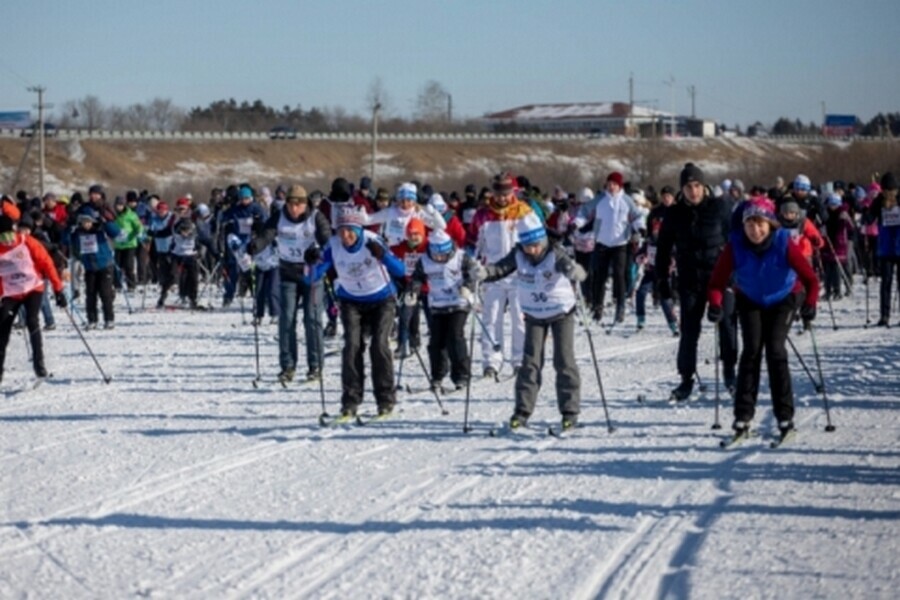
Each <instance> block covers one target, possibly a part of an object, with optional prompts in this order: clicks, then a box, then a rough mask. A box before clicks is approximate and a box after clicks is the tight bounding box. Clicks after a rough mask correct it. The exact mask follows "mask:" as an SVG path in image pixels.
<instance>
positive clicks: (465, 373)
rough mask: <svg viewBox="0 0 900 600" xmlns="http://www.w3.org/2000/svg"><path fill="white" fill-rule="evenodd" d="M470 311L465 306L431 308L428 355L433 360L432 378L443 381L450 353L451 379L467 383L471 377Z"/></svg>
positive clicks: (458, 382) (455, 381)
mask: <svg viewBox="0 0 900 600" xmlns="http://www.w3.org/2000/svg"><path fill="white" fill-rule="evenodd" d="M468 315H469V313H468V311H465V310H454V311H452V312H439V311H436V310H432V313H431V330H430V337H429V338H428V357H429V359H430V360H431V379H432V380H433V381H441V380H442V379H443V378H444V377H445V376H446V375H447V360H446V359H447V357H449V358H450V361H449V362H450V379H451V380H452V381H453V383H455V384H465V383H466V381H468V379H469V364H470V363H469V349H468V348H467V347H466V338H465V326H466V317H467V316H468ZM473 318H474V317H473Z"/></svg>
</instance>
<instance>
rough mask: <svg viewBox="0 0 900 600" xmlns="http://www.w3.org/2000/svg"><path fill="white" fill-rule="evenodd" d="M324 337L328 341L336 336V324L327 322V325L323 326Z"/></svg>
mask: <svg viewBox="0 0 900 600" xmlns="http://www.w3.org/2000/svg"><path fill="white" fill-rule="evenodd" d="M324 335H325V337H326V338H329V339H330V338H333V337H335V336H336V335H337V322H335V321H328V325H326V326H325V333H324Z"/></svg>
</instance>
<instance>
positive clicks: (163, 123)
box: [147, 98, 184, 131]
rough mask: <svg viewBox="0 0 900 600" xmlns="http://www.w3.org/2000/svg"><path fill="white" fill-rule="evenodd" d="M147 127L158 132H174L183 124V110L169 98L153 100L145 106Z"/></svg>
mask: <svg viewBox="0 0 900 600" xmlns="http://www.w3.org/2000/svg"><path fill="white" fill-rule="evenodd" d="M147 112H148V117H149V126H150V128H152V129H158V130H160V131H174V130H177V129H180V128H181V124H182V122H184V110H183V109H181V108H179V107H177V106H175V105H174V104H172V100H171V99H169V98H154V99H153V100H151V101H150V104H149V105H148V106H147Z"/></svg>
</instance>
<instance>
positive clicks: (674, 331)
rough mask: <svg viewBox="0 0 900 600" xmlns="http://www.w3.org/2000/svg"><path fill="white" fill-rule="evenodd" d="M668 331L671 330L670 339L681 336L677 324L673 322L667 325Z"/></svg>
mask: <svg viewBox="0 0 900 600" xmlns="http://www.w3.org/2000/svg"><path fill="white" fill-rule="evenodd" d="M669 330H671V332H672V337H678V336H679V335H681V332H679V331H678V323H676V322H675V321H672V322H671V323H669Z"/></svg>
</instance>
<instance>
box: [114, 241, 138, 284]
mask: <svg viewBox="0 0 900 600" xmlns="http://www.w3.org/2000/svg"><path fill="white" fill-rule="evenodd" d="M136 258H137V248H116V265H117V266H118V267H119V273H120V277H118V278H117V281H116V287H117V288H118V287H121V286H122V285H123V284H124V285H127V286H128V291H134V288H135V286H136V285H137V273H136V268H137V267H136V262H137V261H136ZM122 279H124V280H125V281H122Z"/></svg>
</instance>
